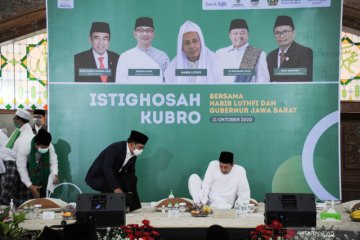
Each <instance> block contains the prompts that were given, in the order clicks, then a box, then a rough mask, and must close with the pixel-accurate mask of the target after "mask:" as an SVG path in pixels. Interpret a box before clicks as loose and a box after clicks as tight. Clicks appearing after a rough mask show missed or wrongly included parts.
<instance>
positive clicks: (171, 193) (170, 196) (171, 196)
mask: <svg viewBox="0 0 360 240" xmlns="http://www.w3.org/2000/svg"><path fill="white" fill-rule="evenodd" d="M174 197H175V196H174V194H173V190H170V194H169V198H174Z"/></svg>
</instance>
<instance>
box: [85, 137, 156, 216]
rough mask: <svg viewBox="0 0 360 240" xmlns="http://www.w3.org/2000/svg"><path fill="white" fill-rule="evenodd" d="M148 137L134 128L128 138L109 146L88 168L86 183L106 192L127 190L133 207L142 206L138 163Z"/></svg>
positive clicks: (133, 208)
mask: <svg viewBox="0 0 360 240" xmlns="http://www.w3.org/2000/svg"><path fill="white" fill-rule="evenodd" d="M148 139H149V138H148V137H147V136H146V135H145V134H143V133H141V132H138V131H134V130H132V131H131V134H130V136H129V138H128V139H127V141H120V142H115V143H112V144H110V145H109V146H108V147H106V148H105V149H104V150H103V151H102V152H101V153H100V154H99V156H98V157H97V158H96V159H95V161H94V162H93V164H92V165H91V167H90V169H89V171H88V172H87V175H86V179H85V181H86V183H87V185H89V186H90V187H91V188H92V189H94V190H97V191H100V192H103V193H125V195H126V205H127V206H128V207H129V210H130V211H134V210H136V209H139V208H141V203H140V199H139V195H138V192H137V177H136V175H135V170H136V168H135V164H136V160H137V157H138V156H139V155H140V154H141V153H142V151H143V149H144V147H145V144H146V142H147V141H148Z"/></svg>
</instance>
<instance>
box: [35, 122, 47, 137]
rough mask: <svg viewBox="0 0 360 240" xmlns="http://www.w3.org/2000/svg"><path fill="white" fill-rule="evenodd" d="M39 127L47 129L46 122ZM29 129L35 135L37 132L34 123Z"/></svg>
mask: <svg viewBox="0 0 360 240" xmlns="http://www.w3.org/2000/svg"><path fill="white" fill-rule="evenodd" d="M41 128H42V129H44V130H46V131H47V125H46V124H43V125H41ZM31 129H32V131H33V133H34V134H35V135H36V134H37V132H36V128H35V124H34V125H32V126H31Z"/></svg>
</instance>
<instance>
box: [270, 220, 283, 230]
mask: <svg viewBox="0 0 360 240" xmlns="http://www.w3.org/2000/svg"><path fill="white" fill-rule="evenodd" d="M282 226H283V225H282V223H281V222H279V221H278V220H273V221H272V222H271V225H270V227H271V228H272V229H274V230H279V229H281V228H282Z"/></svg>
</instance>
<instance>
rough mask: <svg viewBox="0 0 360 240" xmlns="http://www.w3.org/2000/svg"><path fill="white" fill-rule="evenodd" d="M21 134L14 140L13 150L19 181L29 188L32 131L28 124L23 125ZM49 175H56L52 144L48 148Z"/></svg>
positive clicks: (54, 154)
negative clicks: (28, 163) (28, 167)
mask: <svg viewBox="0 0 360 240" xmlns="http://www.w3.org/2000/svg"><path fill="white" fill-rule="evenodd" d="M20 131H21V134H20V136H19V137H18V138H17V139H16V141H15V144H14V147H13V150H14V151H15V152H16V166H17V170H18V172H19V175H20V178H21V181H22V182H23V183H24V184H25V185H26V187H29V186H30V185H32V183H31V181H30V177H29V173H28V169H27V162H28V157H29V155H30V150H31V141H32V139H33V138H34V136H35V135H34V134H33V131H32V129H31V126H30V124H29V123H26V124H24V125H23V126H22V127H21V128H20ZM49 158H50V159H49V161H50V173H52V174H55V175H58V160H57V155H56V153H55V148H54V146H53V145H52V144H50V146H49Z"/></svg>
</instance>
